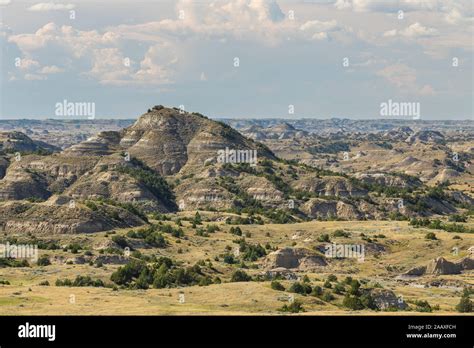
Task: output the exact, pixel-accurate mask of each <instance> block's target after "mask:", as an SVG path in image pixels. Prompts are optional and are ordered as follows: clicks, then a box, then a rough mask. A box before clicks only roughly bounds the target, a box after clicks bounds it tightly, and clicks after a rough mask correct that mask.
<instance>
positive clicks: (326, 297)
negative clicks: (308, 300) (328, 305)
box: [321, 291, 334, 302]
mask: <svg viewBox="0 0 474 348" xmlns="http://www.w3.org/2000/svg"><path fill="white" fill-rule="evenodd" d="M321 300H323V301H325V302H331V301H332V300H334V296H333V295H332V294H331V293H330V292H329V291H325V292H324V294H323V296H322V297H321Z"/></svg>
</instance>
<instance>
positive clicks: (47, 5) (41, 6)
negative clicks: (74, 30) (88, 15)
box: [28, 2, 76, 12]
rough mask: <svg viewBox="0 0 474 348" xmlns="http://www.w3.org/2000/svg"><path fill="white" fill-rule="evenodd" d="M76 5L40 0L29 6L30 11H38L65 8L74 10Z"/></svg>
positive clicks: (62, 9)
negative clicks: (41, 0)
mask: <svg viewBox="0 0 474 348" xmlns="http://www.w3.org/2000/svg"><path fill="white" fill-rule="evenodd" d="M75 7H76V5H74V4H58V3H54V2H40V3H38V4H35V5H33V6H30V7H28V11H36V12H47V11H64V10H72V9H73V8H75Z"/></svg>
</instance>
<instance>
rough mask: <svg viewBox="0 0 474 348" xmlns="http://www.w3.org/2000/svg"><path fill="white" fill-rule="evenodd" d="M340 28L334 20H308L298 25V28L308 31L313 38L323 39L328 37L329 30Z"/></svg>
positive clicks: (333, 30)
mask: <svg viewBox="0 0 474 348" xmlns="http://www.w3.org/2000/svg"><path fill="white" fill-rule="evenodd" d="M341 29H342V28H341V27H340V26H338V24H337V22H336V21H335V20H332V21H327V22H322V21H318V20H313V21H308V22H306V23H304V24H303V25H301V26H300V30H301V31H303V32H305V33H309V35H310V36H311V39H313V40H323V39H327V38H328V33H329V32H335V31H339V30H341Z"/></svg>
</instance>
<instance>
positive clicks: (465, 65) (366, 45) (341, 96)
mask: <svg viewBox="0 0 474 348" xmlns="http://www.w3.org/2000/svg"><path fill="white" fill-rule="evenodd" d="M473 4H474V1H472V0H446V1H444V0H383V1H380V0H379V1H373V0H304V1H303V0H299V1H297V0H279V1H273V0H232V1H230V0H218V1H211V0H195V1H191V0H180V1H167V0H154V1H152V0H149V1H147V0H138V1H132V0H130V1H123V0H101V1H91V0H81V1H68V0H64V1H56V2H39V1H25V0H24V1H19V0H18V1H17V0H0V45H1V46H0V47H1V61H0V74H1V85H0V87H1V90H0V119H13V118H81V117H84V118H85V117H87V115H82V114H80V113H79V114H78V115H74V114H72V115H71V114H65V113H61V112H59V113H58V109H57V105H58V103H60V104H64V102H65V101H66V102H67V103H88V105H91V104H93V106H94V111H95V115H96V116H97V117H98V118H135V117H137V116H139V115H141V114H143V113H145V112H146V110H147V109H148V108H150V107H152V106H153V105H158V104H162V105H165V106H176V107H182V108H184V109H185V110H186V111H196V112H200V113H202V114H204V115H208V116H210V117H213V118H228V117H231V118H264V117H265V118H268V117H275V118H295V119H296V118H302V117H309V118H331V117H345V118H353V119H371V118H381V117H382V115H381V109H382V107H381V105H382V104H384V103H385V104H384V105H387V103H389V102H390V103H391V104H390V105H392V104H397V103H399V104H401V103H411V104H413V105H415V104H416V105H417V106H418V107H419V110H420V115H421V118H422V119H427V120H434V119H473V107H474V105H473V103H474V101H473V94H474V93H473V89H474V86H473V84H474V70H473V58H474V56H473V46H474V17H473V15H474V9H473V6H474V5H473ZM74 105H76V104H74ZM76 110H77V109H76ZM395 116H396V113H393V114H390V115H389V116H388V117H395ZM401 116H403V117H405V116H406V117H411V115H410V114H409V113H408V114H407V115H401ZM395 118H400V117H395Z"/></svg>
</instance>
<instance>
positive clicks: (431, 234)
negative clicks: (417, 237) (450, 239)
mask: <svg viewBox="0 0 474 348" xmlns="http://www.w3.org/2000/svg"><path fill="white" fill-rule="evenodd" d="M425 239H429V240H437V239H438V238H436V234H434V233H433V232H428V233H427V234H426V235H425Z"/></svg>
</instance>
